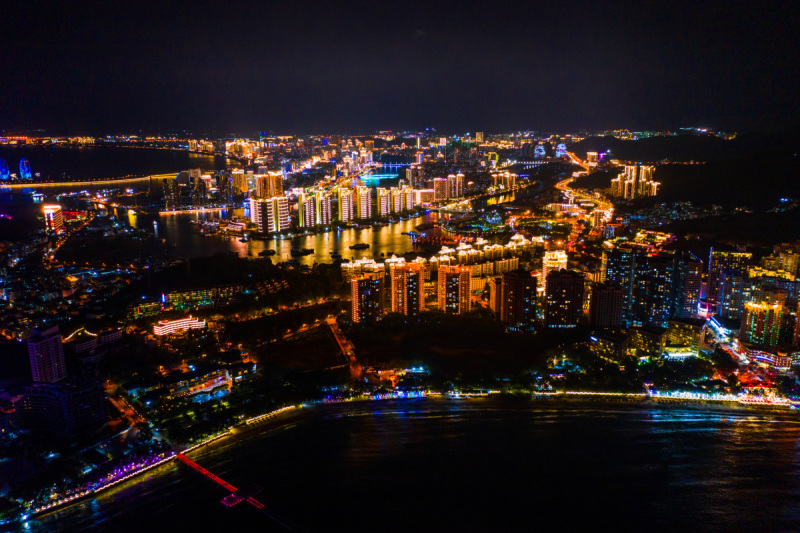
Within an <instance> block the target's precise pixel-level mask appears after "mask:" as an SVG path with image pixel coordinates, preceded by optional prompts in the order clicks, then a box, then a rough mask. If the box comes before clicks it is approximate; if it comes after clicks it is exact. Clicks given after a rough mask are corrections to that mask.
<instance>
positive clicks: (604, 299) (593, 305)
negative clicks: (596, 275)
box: [589, 282, 623, 328]
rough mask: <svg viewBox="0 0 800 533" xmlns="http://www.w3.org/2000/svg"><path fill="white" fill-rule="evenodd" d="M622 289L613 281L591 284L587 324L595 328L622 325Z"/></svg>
mask: <svg viewBox="0 0 800 533" xmlns="http://www.w3.org/2000/svg"><path fill="white" fill-rule="evenodd" d="M622 303H623V295H622V289H621V288H620V287H619V285H617V284H615V283H613V282H605V283H594V284H592V294H591V300H590V303H589V325H591V326H592V327H595V328H615V327H620V326H622Z"/></svg>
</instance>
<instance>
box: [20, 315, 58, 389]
mask: <svg viewBox="0 0 800 533" xmlns="http://www.w3.org/2000/svg"><path fill="white" fill-rule="evenodd" d="M28 357H29V358H30V362H31V374H32V375H33V381H35V382H39V383H55V382H56V381H59V380H61V379H64V378H65V377H66V375H67V367H66V364H65V363H64V347H63V345H62V343H61V334H60V333H59V332H58V326H53V327H52V328H49V329H47V330H45V331H42V332H41V333H37V334H36V335H34V336H33V337H31V338H29V339H28Z"/></svg>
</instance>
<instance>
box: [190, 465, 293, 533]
mask: <svg viewBox="0 0 800 533" xmlns="http://www.w3.org/2000/svg"><path fill="white" fill-rule="evenodd" d="M175 457H176V458H177V459H178V460H180V461H181V462H182V463H184V464H185V465H188V466H190V467H192V468H193V469H194V470H196V471H197V472H200V473H201V474H203V475H204V476H205V477H207V478H208V479H210V480H211V481H213V482H214V483H216V484H217V485H219V486H220V487H222V488H224V489H225V490H227V491H229V492H230V494H228V495H227V496H225V497H224V498H222V504H223V505H224V506H225V507H233V506H234V505H236V504H238V503H241V502H243V501H244V502H247V503H249V504H250V505H252V506H253V507H255V508H256V509H258V510H259V511H261V512H262V513H264V514H265V515H266V516H268V517H269V518H271V519H272V520H273V521H275V522H276V523H277V524H280V525H281V526H282V527H283V528H284V529H287V530H290V529H292V528H291V527H290V526H289V525H287V524H285V523H284V522H282V521H280V520H278V519H277V518H275V517H274V516H273V515H271V514H269V513H268V512H266V511H265V510H264V504H263V503H261V502H260V501H258V500H256V498H255V494H256V493H257V492H256V491H254V490H251V491H242V490H239V489H237V488H236V487H234V486H233V485H231V484H230V483H228V482H227V481H225V480H224V479H222V478H221V477H219V476H218V475H216V474H214V473H213V472H210V471H209V470H207V469H205V468H203V467H202V466H200V465H199V464H197V463H195V462H194V461H192V460H191V459H189V458H188V457H186V456H185V455H183V454H182V453H179V454H178V455H176V456H175ZM258 492H260V490H259V491H258Z"/></svg>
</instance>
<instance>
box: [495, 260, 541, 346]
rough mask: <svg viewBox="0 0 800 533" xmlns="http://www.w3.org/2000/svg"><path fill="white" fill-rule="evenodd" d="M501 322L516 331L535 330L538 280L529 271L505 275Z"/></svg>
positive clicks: (520, 270)
mask: <svg viewBox="0 0 800 533" xmlns="http://www.w3.org/2000/svg"><path fill="white" fill-rule="evenodd" d="M502 285H503V290H502V298H501V302H500V305H501V307H500V320H501V321H502V322H503V323H505V324H508V327H509V329H511V330H514V331H527V330H531V329H533V323H534V321H535V320H536V278H534V277H533V276H531V273H530V272H528V271H527V270H523V269H517V270H512V271H511V272H506V273H505V274H503V278H502Z"/></svg>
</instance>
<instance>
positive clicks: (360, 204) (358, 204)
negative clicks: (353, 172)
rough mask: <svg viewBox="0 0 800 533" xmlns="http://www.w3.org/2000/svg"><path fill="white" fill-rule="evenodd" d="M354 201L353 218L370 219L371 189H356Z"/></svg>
mask: <svg viewBox="0 0 800 533" xmlns="http://www.w3.org/2000/svg"><path fill="white" fill-rule="evenodd" d="M355 200H356V201H355V218H360V219H370V218H372V188H371V187H356V189H355Z"/></svg>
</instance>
